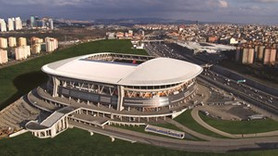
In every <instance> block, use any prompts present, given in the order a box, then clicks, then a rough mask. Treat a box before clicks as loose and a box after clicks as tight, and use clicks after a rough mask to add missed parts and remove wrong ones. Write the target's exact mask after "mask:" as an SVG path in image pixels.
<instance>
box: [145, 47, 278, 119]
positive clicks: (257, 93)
mask: <svg viewBox="0 0 278 156" xmlns="http://www.w3.org/2000/svg"><path fill="white" fill-rule="evenodd" d="M145 49H146V50H147V52H148V53H149V54H150V55H153V56H156V57H159V56H160V57H170V58H175V59H180V60H185V61H189V62H193V63H196V64H199V65H203V64H206V63H205V62H203V61H201V60H199V59H196V58H194V57H193V56H192V55H190V54H185V53H180V52H179V51H177V50H175V49H172V48H170V47H169V46H167V45H166V44H164V43H150V44H147V45H146V46H145ZM198 79H202V80H203V81H206V82H209V83H211V84H213V85H214V86H216V87H218V88H221V89H223V90H225V91H227V92H229V93H230V94H231V95H234V96H237V97H240V98H241V99H243V100H245V101H246V102H248V103H250V104H253V105H256V106H258V107H260V108H262V109H264V110H267V111H268V112H271V113H272V114H274V115H278V97H276V96H274V95H270V94H268V93H265V92H263V91H261V90H258V89H255V88H253V87H252V86H248V85H246V84H244V83H237V81H236V80H232V79H229V78H227V77H225V76H223V75H221V73H216V72H215V71H212V70H211V69H205V70H204V72H203V73H202V74H201V75H200V76H199V78H198Z"/></svg>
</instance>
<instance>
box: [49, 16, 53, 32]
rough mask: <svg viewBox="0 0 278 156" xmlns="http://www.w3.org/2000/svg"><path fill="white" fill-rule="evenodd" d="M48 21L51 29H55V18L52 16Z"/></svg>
mask: <svg viewBox="0 0 278 156" xmlns="http://www.w3.org/2000/svg"><path fill="white" fill-rule="evenodd" d="M48 22H49V29H51V30H53V29H54V23H53V19H51V18H50V19H49V20H48Z"/></svg>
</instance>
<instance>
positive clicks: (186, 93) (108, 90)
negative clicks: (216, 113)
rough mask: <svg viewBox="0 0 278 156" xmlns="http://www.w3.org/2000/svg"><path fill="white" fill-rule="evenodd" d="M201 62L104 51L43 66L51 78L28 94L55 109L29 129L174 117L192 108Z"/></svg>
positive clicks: (49, 132) (52, 131)
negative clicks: (189, 107) (189, 102)
mask: <svg viewBox="0 0 278 156" xmlns="http://www.w3.org/2000/svg"><path fill="white" fill-rule="evenodd" d="M202 70H203V69H202V67H200V66H198V65H195V64H192V63H189V62H185V61H180V60H175V59H171V58H154V57H151V56H142V55H129V54H119V53H99V54H90V55H85V56H79V57H75V58H70V59H66V60H62V61H58V62H54V63H50V64H47V65H45V66H43V67H42V71H43V72H45V73H46V74H47V75H48V77H49V80H48V82H47V84H45V85H43V86H40V87H38V88H36V89H34V90H33V91H32V92H30V93H29V94H28V96H27V97H28V100H29V101H30V103H32V104H33V105H34V106H35V107H37V108H39V109H41V110H44V111H46V112H49V113H51V115H49V116H48V117H46V118H45V119H41V120H37V121H30V122H28V123H27V124H26V129H27V130H29V131H31V132H32V133H33V134H34V135H35V136H37V137H39V138H48V137H54V136H56V135H57V134H59V133H61V132H62V131H64V130H66V129H67V128H68V127H71V126H72V125H74V126H77V125H78V124H80V123H82V124H87V125H91V126H100V127H104V125H106V124H127V125H144V124H145V123H148V122H150V121H157V120H165V119H166V117H171V118H175V117H176V116H178V115H180V114H181V113H182V112H184V111H185V110H186V109H187V108H188V106H189V105H188V101H189V100H191V99H192V98H193V97H194V95H195V94H196V91H197V90H198V87H197V86H198V84H197V83H196V77H197V76H198V75H199V74H200V73H201V72H202Z"/></svg>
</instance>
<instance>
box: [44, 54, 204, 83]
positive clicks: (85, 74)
mask: <svg viewBox="0 0 278 156" xmlns="http://www.w3.org/2000/svg"><path fill="white" fill-rule="evenodd" d="M93 55H97V54H91V55H85V56H80V57H75V58H70V59H66V60H62V61H58V62H54V63H50V64H47V65H45V66H43V67H42V70H43V71H44V72H45V73H47V74H50V75H56V76H62V77H68V78H73V79H79V80H86V81H93V82H101V83H108V84H116V85H126V86H158V85H168V84H175V83H180V82H185V81H188V80H191V79H193V78H195V77H196V76H198V75H199V74H200V73H201V72H202V71H203V69H202V67H200V66H198V65H195V64H192V63H189V62H185V61H180V60H176V59H171V58H162V57H161V58H154V59H151V60H149V61H146V62H144V63H142V64H140V65H133V64H126V63H116V62H107V61H98V60H88V59H86V58H88V57H90V56H93Z"/></svg>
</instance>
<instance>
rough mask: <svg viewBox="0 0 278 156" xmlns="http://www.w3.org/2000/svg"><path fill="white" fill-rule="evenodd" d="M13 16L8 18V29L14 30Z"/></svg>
mask: <svg viewBox="0 0 278 156" xmlns="http://www.w3.org/2000/svg"><path fill="white" fill-rule="evenodd" d="M14 21H15V20H14V18H8V30H9V31H13V30H14Z"/></svg>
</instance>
